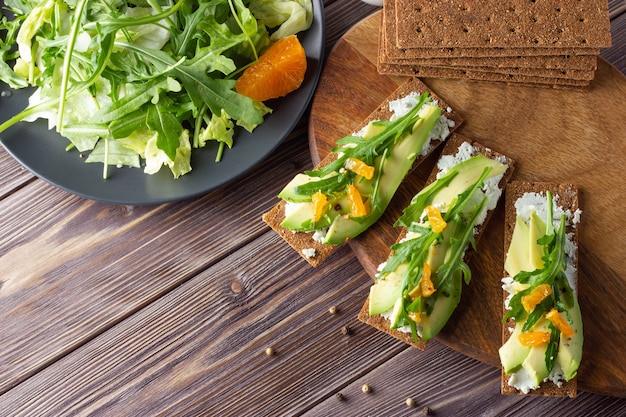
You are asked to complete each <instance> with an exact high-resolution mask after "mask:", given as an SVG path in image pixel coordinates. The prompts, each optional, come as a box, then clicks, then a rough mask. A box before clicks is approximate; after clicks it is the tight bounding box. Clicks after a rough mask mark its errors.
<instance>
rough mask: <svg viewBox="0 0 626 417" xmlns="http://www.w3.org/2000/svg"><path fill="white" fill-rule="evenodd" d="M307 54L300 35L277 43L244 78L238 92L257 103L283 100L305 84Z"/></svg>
mask: <svg viewBox="0 0 626 417" xmlns="http://www.w3.org/2000/svg"><path fill="white" fill-rule="evenodd" d="M306 68H307V62H306V52H305V51H304V48H303V47H302V44H301V43H300V41H299V40H298V37H297V36H296V35H291V36H287V37H285V38H282V39H279V40H278V41H276V42H275V43H273V44H272V45H271V46H270V47H269V48H268V49H267V50H266V51H265V52H263V53H262V54H261V56H260V57H259V59H258V60H257V61H256V62H255V63H253V64H252V65H250V66H249V67H248V68H246V69H245V71H244V72H243V73H242V74H241V76H240V77H239V79H238V80H237V83H236V85H235V90H236V91H237V92H238V93H240V94H243V95H244V96H247V97H250V98H251V99H253V100H258V101H266V100H270V99H274V98H279V97H283V96H285V95H287V94H289V93H291V92H292V91H294V90H296V89H298V88H299V87H300V85H301V84H302V82H303V81H304V75H305V73H306Z"/></svg>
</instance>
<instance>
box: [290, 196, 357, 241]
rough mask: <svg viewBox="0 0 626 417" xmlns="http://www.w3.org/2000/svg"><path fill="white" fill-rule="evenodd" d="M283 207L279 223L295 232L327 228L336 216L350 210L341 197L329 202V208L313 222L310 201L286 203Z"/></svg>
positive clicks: (346, 202)
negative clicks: (283, 210) (281, 218)
mask: <svg viewBox="0 0 626 417" xmlns="http://www.w3.org/2000/svg"><path fill="white" fill-rule="evenodd" d="M287 204H288V205H287V206H286V207H285V218H284V219H283V221H282V222H281V223H280V225H281V226H282V227H284V228H285V229H289V230H293V231H296V232H308V231H311V230H320V229H324V228H327V227H328V226H329V225H330V224H331V223H332V222H333V221H334V220H335V218H336V217H338V216H343V215H345V214H347V213H349V212H350V203H349V202H348V199H347V198H345V197H343V198H340V199H338V200H335V201H331V202H329V205H330V206H331V209H330V210H329V211H328V213H326V215H325V216H323V217H322V218H321V219H319V220H318V221H317V222H315V223H313V220H312V219H313V205H312V204H311V203H310V202H301V203H291V202H289V203H287Z"/></svg>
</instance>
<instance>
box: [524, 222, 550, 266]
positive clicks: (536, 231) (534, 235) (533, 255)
mask: <svg viewBox="0 0 626 417" xmlns="http://www.w3.org/2000/svg"><path fill="white" fill-rule="evenodd" d="M529 223H530V224H529V227H528V229H529V233H530V236H529V239H530V241H529V242H528V245H529V248H528V255H529V256H528V261H529V264H528V269H526V270H527V271H534V270H536V269H541V268H543V259H542V258H543V245H540V244H539V243H537V241H538V240H539V239H541V238H542V237H543V236H545V234H546V224H545V223H544V222H543V220H541V219H540V218H539V216H538V215H537V213H536V212H534V211H533V212H532V213H531V215H530V222H529Z"/></svg>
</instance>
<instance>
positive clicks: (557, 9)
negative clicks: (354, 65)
mask: <svg viewBox="0 0 626 417" xmlns="http://www.w3.org/2000/svg"><path fill="white" fill-rule="evenodd" d="M609 46H611V34H610V20H609V10H608V0H577V1H572V2H563V1H559V0H512V1H506V2H502V1H496V0H485V1H458V0H438V1H430V0H384V1H383V12H382V19H381V30H380V41H379V53H378V70H379V72H380V73H381V74H392V75H411V76H418V77H426V78H428V77H431V78H451V79H469V80H481V81H494V82H506V83H510V84H515V85H527V86H536V87H550V88H574V89H585V88H587V87H588V86H589V84H590V82H591V80H593V78H594V75H595V70H596V68H597V57H598V54H599V52H600V48H605V47H609Z"/></svg>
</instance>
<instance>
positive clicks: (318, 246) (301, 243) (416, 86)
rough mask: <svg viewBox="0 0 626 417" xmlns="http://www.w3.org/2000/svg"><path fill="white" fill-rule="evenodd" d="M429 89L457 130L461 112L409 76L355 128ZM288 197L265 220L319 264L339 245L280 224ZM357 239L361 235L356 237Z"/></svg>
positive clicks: (388, 114)
mask: <svg viewBox="0 0 626 417" xmlns="http://www.w3.org/2000/svg"><path fill="white" fill-rule="evenodd" d="M424 92H429V95H430V97H431V98H432V99H433V100H434V101H436V102H437V105H438V106H439V107H440V108H441V110H442V111H441V114H442V115H443V116H446V117H447V118H448V119H449V120H451V121H453V122H454V126H451V127H450V133H452V132H454V131H455V130H456V129H457V128H458V127H459V126H460V125H461V124H462V123H463V118H462V116H461V115H460V114H459V113H457V112H456V111H454V110H453V109H451V108H450V107H449V106H448V105H447V104H446V102H445V101H444V100H443V99H442V98H441V97H439V96H437V94H436V93H434V92H433V91H431V90H430V89H429V88H428V87H427V86H426V85H425V84H424V83H422V82H421V81H420V80H419V79H417V78H413V77H411V78H408V79H407V80H406V81H404V82H403V83H402V84H401V85H399V86H398V88H397V89H396V90H395V91H394V92H393V93H392V94H391V95H390V96H389V97H387V99H386V100H385V101H384V102H383V103H381V104H380V105H379V106H378V108H377V109H376V110H374V111H373V112H372V113H371V114H370V115H369V116H368V117H367V118H366V119H365V120H363V121H362V122H361V124H360V125H359V126H358V127H357V128H356V129H355V131H359V130H361V129H362V128H363V127H365V126H366V125H367V124H368V123H369V122H371V121H374V120H388V119H389V117H391V115H392V112H391V110H390V109H389V102H391V101H393V100H396V99H400V98H403V97H406V96H407V95H409V94H412V93H420V94H421V93H424ZM439 145H440V143H439V142H435V143H432V146H431V149H430V150H429V152H428V153H427V154H426V155H420V156H418V157H417V159H416V160H415V162H414V164H413V167H414V168H415V167H416V166H417V165H419V164H420V163H421V162H422V161H424V160H425V159H426V158H427V157H428V155H429V154H430V153H432V151H434V150H435V149H436V148H437V147H438V146H439ZM336 158H337V155H336V154H334V153H332V152H331V153H329V154H328V155H327V156H326V157H325V158H324V159H323V160H322V161H321V162H320V163H319V164H318V165H317V166H318V167H319V166H324V165H327V164H328V163H330V162H331V161H333V160H334V159H336ZM285 205H286V203H285V201H282V200H281V201H279V202H278V203H277V204H276V205H274V207H272V208H271V209H270V210H269V211H268V212H267V213H265V214H263V216H262V220H263V221H264V222H265V223H267V225H268V226H270V227H271V228H272V229H273V230H274V231H275V232H276V233H278V235H279V236H280V237H281V238H282V239H283V240H285V241H286V242H287V243H288V244H289V245H290V246H291V247H292V248H293V249H294V250H295V251H297V252H298V253H299V254H300V255H301V256H302V257H303V258H304V259H306V261H307V262H309V264H311V266H313V267H317V266H319V265H320V264H321V263H322V262H323V261H324V260H325V259H326V258H327V257H328V256H330V254H331V253H332V252H333V251H334V250H335V249H336V245H334V246H333V245H325V244H323V243H320V242H317V241H315V240H314V239H313V233H312V232H309V233H305V232H297V233H296V232H293V231H291V230H288V229H285V228H283V227H282V226H281V222H282V221H283V220H284V218H285ZM357 239H358V237H357ZM306 249H314V250H315V254H314V255H313V256H311V254H310V252H311V251H308V250H306Z"/></svg>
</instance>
